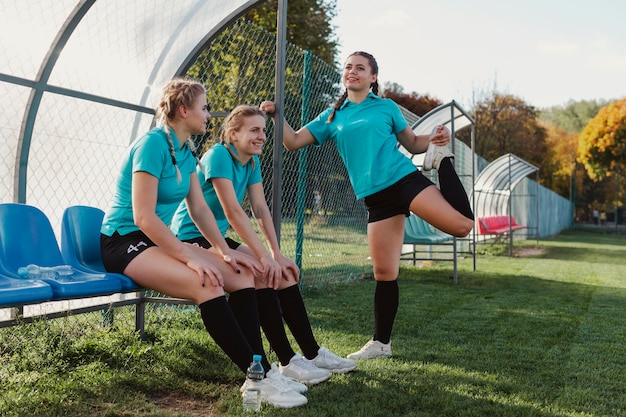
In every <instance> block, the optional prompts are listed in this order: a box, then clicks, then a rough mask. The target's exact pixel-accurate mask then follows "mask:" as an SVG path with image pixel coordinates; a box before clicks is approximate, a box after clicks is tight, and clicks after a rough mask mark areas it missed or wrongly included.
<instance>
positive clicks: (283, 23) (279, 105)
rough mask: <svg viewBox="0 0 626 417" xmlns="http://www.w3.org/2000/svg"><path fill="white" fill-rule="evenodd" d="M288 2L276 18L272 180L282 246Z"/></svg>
mask: <svg viewBox="0 0 626 417" xmlns="http://www.w3.org/2000/svg"><path fill="white" fill-rule="evenodd" d="M287 3H288V2H287V0H281V1H279V2H278V15H277V18H276V99H275V103H276V114H275V116H274V121H275V123H274V159H273V173H274V175H273V178H272V220H273V222H274V229H275V230H276V237H277V239H278V245H279V246H280V223H281V211H282V203H281V201H282V188H283V187H282V185H283V182H282V174H283V167H282V162H283V121H284V119H285V111H284V107H285V55H286V52H285V50H286V31H287Z"/></svg>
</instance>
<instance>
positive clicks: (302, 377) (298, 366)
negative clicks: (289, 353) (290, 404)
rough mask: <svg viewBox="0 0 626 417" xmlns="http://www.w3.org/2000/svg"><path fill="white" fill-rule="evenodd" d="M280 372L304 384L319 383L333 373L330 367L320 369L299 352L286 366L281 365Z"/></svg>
mask: <svg viewBox="0 0 626 417" xmlns="http://www.w3.org/2000/svg"><path fill="white" fill-rule="evenodd" d="M279 369H280V373H281V374H283V375H284V376H286V377H288V378H291V379H293V380H296V381H298V382H302V383H304V384H312V385H313V384H319V383H320V382H324V381H326V380H327V379H328V378H330V376H331V375H332V374H331V372H330V371H329V370H328V369H320V368H318V367H317V366H315V365H313V364H312V363H311V362H310V361H309V360H307V359H306V358H303V357H302V356H301V355H299V354H297V353H296V354H295V355H294V357H293V358H291V360H290V361H289V364H288V365H286V366H283V365H280V367H279Z"/></svg>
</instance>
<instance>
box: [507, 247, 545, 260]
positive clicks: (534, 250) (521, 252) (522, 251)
mask: <svg viewBox="0 0 626 417" xmlns="http://www.w3.org/2000/svg"><path fill="white" fill-rule="evenodd" d="M544 253H545V251H544V250H543V248H539V247H532V246H528V247H523V248H514V249H513V256H516V257H518V258H527V257H530V256H540V255H543V254H544Z"/></svg>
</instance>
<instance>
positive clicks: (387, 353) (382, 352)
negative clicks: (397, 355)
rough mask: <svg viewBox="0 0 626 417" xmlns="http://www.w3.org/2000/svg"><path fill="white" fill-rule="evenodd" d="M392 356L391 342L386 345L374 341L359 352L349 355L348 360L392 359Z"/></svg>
mask: <svg viewBox="0 0 626 417" xmlns="http://www.w3.org/2000/svg"><path fill="white" fill-rule="evenodd" d="M391 356H392V354H391V341H390V342H389V343H387V344H385V343H381V342H379V341H378V340H373V339H372V340H370V341H369V342H367V343H366V344H365V346H363V347H362V348H361V349H360V350H359V351H357V352H354V353H351V354H349V355H348V359H374V358H390V357H391Z"/></svg>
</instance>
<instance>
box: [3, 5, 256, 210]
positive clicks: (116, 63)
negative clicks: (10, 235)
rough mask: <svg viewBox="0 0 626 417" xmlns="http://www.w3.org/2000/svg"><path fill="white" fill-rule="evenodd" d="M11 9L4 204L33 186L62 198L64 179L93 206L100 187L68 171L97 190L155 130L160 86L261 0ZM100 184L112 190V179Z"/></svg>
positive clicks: (6, 39) (6, 40)
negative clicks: (122, 157)
mask: <svg viewBox="0 0 626 417" xmlns="http://www.w3.org/2000/svg"><path fill="white" fill-rule="evenodd" d="M6 3H9V4H3V6H2V24H1V25H0V100H2V112H0V126H2V128H0V144H1V146H2V151H3V153H4V155H13V156H14V158H13V159H12V161H13V163H11V158H10V157H9V158H6V161H9V162H4V163H2V164H0V196H2V201H3V202H5V201H14V202H25V201H26V200H27V198H26V193H27V188H26V179H27V178H31V179H35V181H31V182H30V184H29V189H28V192H29V195H30V194H32V195H33V196H35V195H36V196H38V197H36V198H35V200H30V199H29V202H30V203H32V204H35V205H37V204H38V203H39V201H37V198H43V199H47V201H51V200H54V199H56V198H58V195H60V194H62V193H63V189H62V187H64V185H62V184H60V183H59V181H58V178H59V177H68V178H75V179H76V180H75V181H74V183H73V184H71V186H72V193H71V194H72V195H74V198H75V199H76V200H77V201H90V200H93V195H94V193H97V192H98V189H97V186H95V187H94V186H93V185H85V186H81V183H85V182H87V181H85V179H83V178H80V176H79V175H76V172H81V171H78V170H71V167H72V166H76V165H77V164H83V165H85V166H86V167H87V170H86V172H90V174H91V175H92V180H93V179H95V180H96V182H98V181H97V180H98V178H99V177H98V176H99V175H106V174H105V173H107V172H109V169H108V168H107V169H99V168H100V167H102V166H107V167H108V166H111V165H110V164H117V162H116V160H119V153H120V149H122V148H124V147H126V146H127V145H128V143H129V142H130V141H131V140H132V139H133V138H134V137H135V136H136V135H137V133H138V132H141V130H142V129H145V128H146V127H147V126H149V125H150V123H151V120H152V118H153V113H154V111H153V109H154V108H155V107H156V100H157V99H158V95H159V93H160V89H161V88H162V86H163V85H164V84H165V83H166V82H167V81H169V80H170V79H171V78H172V77H174V76H176V75H182V74H184V73H185V72H186V71H187V69H188V68H189V66H191V65H192V63H193V62H194V61H195V59H196V58H197V56H198V55H199V54H200V52H201V51H202V49H203V48H204V47H205V46H206V45H207V44H209V43H210V41H211V40H212V39H213V38H214V37H215V36H217V35H218V34H219V33H220V32H221V31H222V29H223V28H225V27H226V26H228V24H229V23H230V22H232V21H233V20H235V19H236V18H238V17H239V16H241V15H242V14H243V13H245V12H246V11H247V10H248V9H251V8H253V7H254V6H256V5H257V4H259V3H261V0H229V1H224V0H177V1H163V0H132V1H128V0H106V1H104V0H101V1H97V0H54V1H50V0H32V1H11V2H6ZM88 145H89V146H88ZM83 172H85V171H83ZM101 182H102V185H101V186H102V187H110V186H109V185H106V184H107V183H110V182H111V181H110V179H109V178H105V179H104V180H102V181H101ZM31 184H32V185H31ZM66 194H69V193H66ZM40 196H41V197H40Z"/></svg>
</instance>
